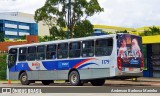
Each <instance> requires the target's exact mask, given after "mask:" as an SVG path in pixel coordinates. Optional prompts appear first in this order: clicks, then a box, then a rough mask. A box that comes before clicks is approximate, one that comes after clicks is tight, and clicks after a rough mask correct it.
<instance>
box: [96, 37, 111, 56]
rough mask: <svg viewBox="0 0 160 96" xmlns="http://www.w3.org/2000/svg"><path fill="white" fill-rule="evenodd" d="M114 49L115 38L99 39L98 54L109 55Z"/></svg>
mask: <svg viewBox="0 0 160 96" xmlns="http://www.w3.org/2000/svg"><path fill="white" fill-rule="evenodd" d="M112 49H113V39H97V40H96V46H95V55H96V56H109V55H111V52H112Z"/></svg>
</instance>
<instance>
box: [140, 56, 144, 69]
mask: <svg viewBox="0 0 160 96" xmlns="http://www.w3.org/2000/svg"><path fill="white" fill-rule="evenodd" d="M143 67H144V59H141V64H140V71H142V69H143Z"/></svg>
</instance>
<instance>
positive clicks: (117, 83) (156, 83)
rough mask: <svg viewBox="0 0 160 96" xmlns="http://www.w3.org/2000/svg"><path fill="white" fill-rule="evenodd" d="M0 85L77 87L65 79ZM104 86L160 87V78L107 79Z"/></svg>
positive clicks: (88, 84) (2, 83) (0, 84)
mask: <svg viewBox="0 0 160 96" xmlns="http://www.w3.org/2000/svg"><path fill="white" fill-rule="evenodd" d="M0 86H2V87H9V86H10V87H11V86H12V87H13V86H14V87H21V86H23V87H60V86H61V87H75V86H71V85H70V84H69V83H65V82H63V81H61V82H59V81H55V83H54V84H50V85H47V86H45V85H43V84H42V83H41V82H40V81H37V82H36V83H31V84H30V85H21V84H20V82H19V81H11V84H8V83H7V81H5V82H2V81H1V82H0ZM84 86H88V87H91V86H92V85H91V84H90V83H85V84H84ZM104 86H109V87H129V86H130V87H131V86H132V87H144V86H145V87H152V86H156V87H160V80H159V81H152V80H148V81H143V80H138V81H137V82H135V81H132V80H106V82H105V84H104Z"/></svg>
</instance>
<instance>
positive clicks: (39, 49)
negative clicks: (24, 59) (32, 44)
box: [37, 45, 45, 60]
mask: <svg viewBox="0 0 160 96" xmlns="http://www.w3.org/2000/svg"><path fill="white" fill-rule="evenodd" d="M44 59H45V46H44V45H43V46H38V47H37V60H44Z"/></svg>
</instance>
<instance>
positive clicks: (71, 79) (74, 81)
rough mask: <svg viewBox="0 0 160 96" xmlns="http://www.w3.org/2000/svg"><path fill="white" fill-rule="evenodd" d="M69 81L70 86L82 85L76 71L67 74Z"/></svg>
mask: <svg viewBox="0 0 160 96" xmlns="http://www.w3.org/2000/svg"><path fill="white" fill-rule="evenodd" d="M69 82H70V83H71V85H72V86H82V85H83V83H82V82H81V80H80V75H79V73H78V72H77V71H72V72H71V73H70V74H69Z"/></svg>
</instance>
